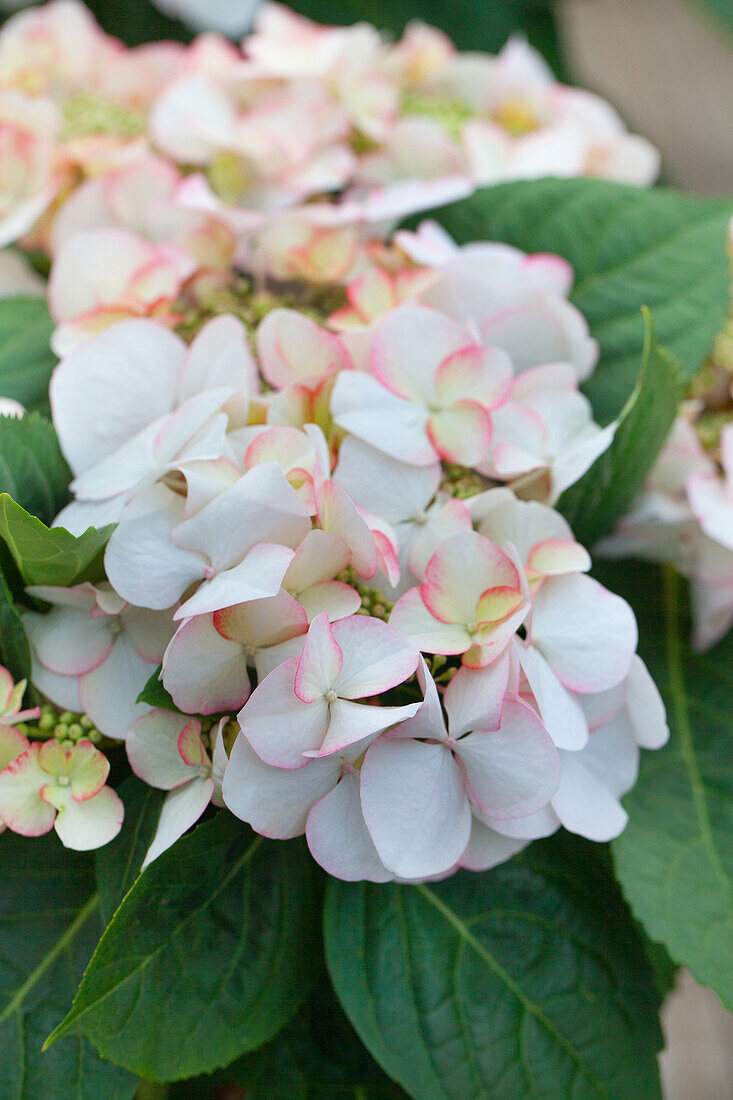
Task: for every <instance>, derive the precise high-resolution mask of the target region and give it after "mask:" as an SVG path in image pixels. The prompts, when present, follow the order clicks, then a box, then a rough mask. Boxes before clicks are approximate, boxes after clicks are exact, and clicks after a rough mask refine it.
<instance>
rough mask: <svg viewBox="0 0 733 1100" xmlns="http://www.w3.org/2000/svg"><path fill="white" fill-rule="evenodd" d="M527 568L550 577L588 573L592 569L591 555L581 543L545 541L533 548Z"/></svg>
mask: <svg viewBox="0 0 733 1100" xmlns="http://www.w3.org/2000/svg"><path fill="white" fill-rule="evenodd" d="M527 566H528V568H530V569H535V570H536V571H537V572H538V573H542V574H545V575H546V576H548V577H551V576H559V575H560V574H562V573H586V572H587V571H588V570H589V569H590V567H591V560H590V554H589V553H588V551H587V550H586V549H585V547H584V546H581V545H580V543H579V542H571V541H564V540H562V539H544V540H543V541H542V542H538V543H537V544H536V546H534V547H533V548H532V550H531V551H530V553H529V555H528V557H527Z"/></svg>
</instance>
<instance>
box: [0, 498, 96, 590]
mask: <svg viewBox="0 0 733 1100" xmlns="http://www.w3.org/2000/svg"><path fill="white" fill-rule="evenodd" d="M111 534H112V527H111V526H109V527H105V528H103V530H101V531H98V530H97V529H96V528H95V527H90V528H89V530H88V531H85V532H84V534H83V535H80V536H79V537H78V538H76V537H75V536H74V535H72V534H70V532H69V531H67V530H66V529H65V528H64V527H50V528H49V527H46V525H45V523H42V522H41V521H40V519H36V517H35V516H31V515H29V514H28V512H26V511H25V509H24V508H21V506H20V505H19V504H16V502H15V501H14V500H13V499H12V497H9V496H8V494H7V493H2V494H0V538H2V539H3V540H4V541H5V544H6V546H7V547H8V549H9V550H10V553H11V554H12V555H13V560H14V561H15V564H16V565H17V567H18V569H19V571H20V574H21V576H22V577H23V580H24V581H25V583H26V584H60V585H69V584H74V583H77V582H78V581H79V580H82V579H86V577H87V575H88V574H89V573H90V572H91V571H93V569H94V567H95V566H98V565H99V564H100V558H101V555H102V554H103V552H104V548H105V546H106V545H107V542H108V540H109V537H110V535H111Z"/></svg>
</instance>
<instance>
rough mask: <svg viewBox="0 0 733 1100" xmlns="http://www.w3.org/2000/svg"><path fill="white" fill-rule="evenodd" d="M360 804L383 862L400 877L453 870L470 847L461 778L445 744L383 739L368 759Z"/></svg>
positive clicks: (465, 799) (363, 774) (467, 815)
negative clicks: (467, 846)
mask: <svg viewBox="0 0 733 1100" xmlns="http://www.w3.org/2000/svg"><path fill="white" fill-rule="evenodd" d="M361 804H362V809H363V811H364V820H365V821H366V825H367V829H368V830H369V833H370V835H371V838H372V840H373V841H374V845H375V847H376V849H377V852H378V853H379V856H380V858H381V860H382V862H383V863H384V865H385V867H387V868H389V870H390V871H393V872H394V874H396V875H399V877H400V878H410V879H416V878H424V877H426V876H428V875H438V874H441V873H442V872H443V871H447V870H449V869H450V868H451V867H453V865H454V864H455V863H457V862H458V860H459V859H460V858H461V855H462V853H463V851H464V850H465V847H466V845H467V843H468V839H469V836H470V832H471V811H470V809H469V804H468V799H467V798H466V795H465V794H464V791H463V778H462V774H461V771H460V768H459V767H458V766H457V765H456V763H455V761H454V759H453V756H452V754H451V753H450V752H449V751H448V750H447V749H446V748H444V747H443V746H442V745H432V744H428V743H426V742H421V741H412V740H401V739H395V740H391V739H390V738H389V737H381V738H379V740H378V741H376V742H375V743H374V744H373V745H372V746H371V748H370V749H369V751H368V752H367V754H366V757H365V758H364V764H363V766H362V769H361Z"/></svg>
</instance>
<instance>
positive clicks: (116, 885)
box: [95, 775, 165, 924]
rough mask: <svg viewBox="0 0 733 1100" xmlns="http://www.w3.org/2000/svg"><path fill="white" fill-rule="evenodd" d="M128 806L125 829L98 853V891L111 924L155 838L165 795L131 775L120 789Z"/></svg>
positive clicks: (102, 910)
mask: <svg viewBox="0 0 733 1100" xmlns="http://www.w3.org/2000/svg"><path fill="white" fill-rule="evenodd" d="M117 793H118V794H119V796H120V798H121V799H122V801H123V802H124V804H125V820H124V822H123V825H122V829H121V830H120V832H119V833H118V834H117V836H116V837H115V839H114V840H113V841H112V842H111V843H110V844H105V845H104V847H103V848H98V849H97V851H96V853H95V856H96V858H95V864H96V874H97V889H98V891H99V900H100V909H101V912H102V920H103V921H104V923H105V924H109V922H110V921H111V920H112V917H113V916H114V914H115V910H116V909H117V906H118V905H119V904H120V902H121V901H122V899H123V898H124V896H125V894H126V893H127V891H128V890H129V889H130V887H131V886H132V884H133V883H134V881H135V879H136V878H137V876H138V874H139V873H140V867H141V866H142V862H143V860H144V859H145V855H146V853H147V850H148V848H149V847H150V844H151V842H152V839H153V837H154V836H155V830H156V829H157V827H158V819H159V817H160V808H161V806H162V804H163V799H164V798H165V792H164V791H159V790H157V789H156V788H155V787H149V786H148V785H147V783H143V782H142V780H140V779H138V778H137V776H134V775H131V776H129V777H128V778H127V779H126V780H125V781H124V783H121V784H120V786H119V787H118V788H117Z"/></svg>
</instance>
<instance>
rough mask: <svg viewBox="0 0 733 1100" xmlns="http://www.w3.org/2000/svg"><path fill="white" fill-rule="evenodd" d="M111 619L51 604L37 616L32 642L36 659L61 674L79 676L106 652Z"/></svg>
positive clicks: (111, 638)
mask: <svg viewBox="0 0 733 1100" xmlns="http://www.w3.org/2000/svg"><path fill="white" fill-rule="evenodd" d="M114 625H115V620H114V619H104V618H102V619H92V618H91V617H90V615H89V613H88V612H86V611H77V610H76V608H72V607H58V608H52V610H51V611H49V613H48V615H44V616H42V617H39V621H38V622H37V623H36V625H35V629H34V631H33V645H34V648H35V650H36V655H37V657H38V659H39V661H40V662H41V663H42V664H44V665H45V666H46V668H48V669H50V670H51V672H57V673H59V674H60V675H61V676H79V675H80V674H81V673H82V672H89V671H90V670H91V669H93V668H97V667H98V666H99V665H101V664H102V663H103V662H104V661H105V660H106V659H107V658H108V657H109V655H110V652H111V650H112V645H113V642H114V635H113V634H112V633H111V631H110V626H114Z"/></svg>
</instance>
